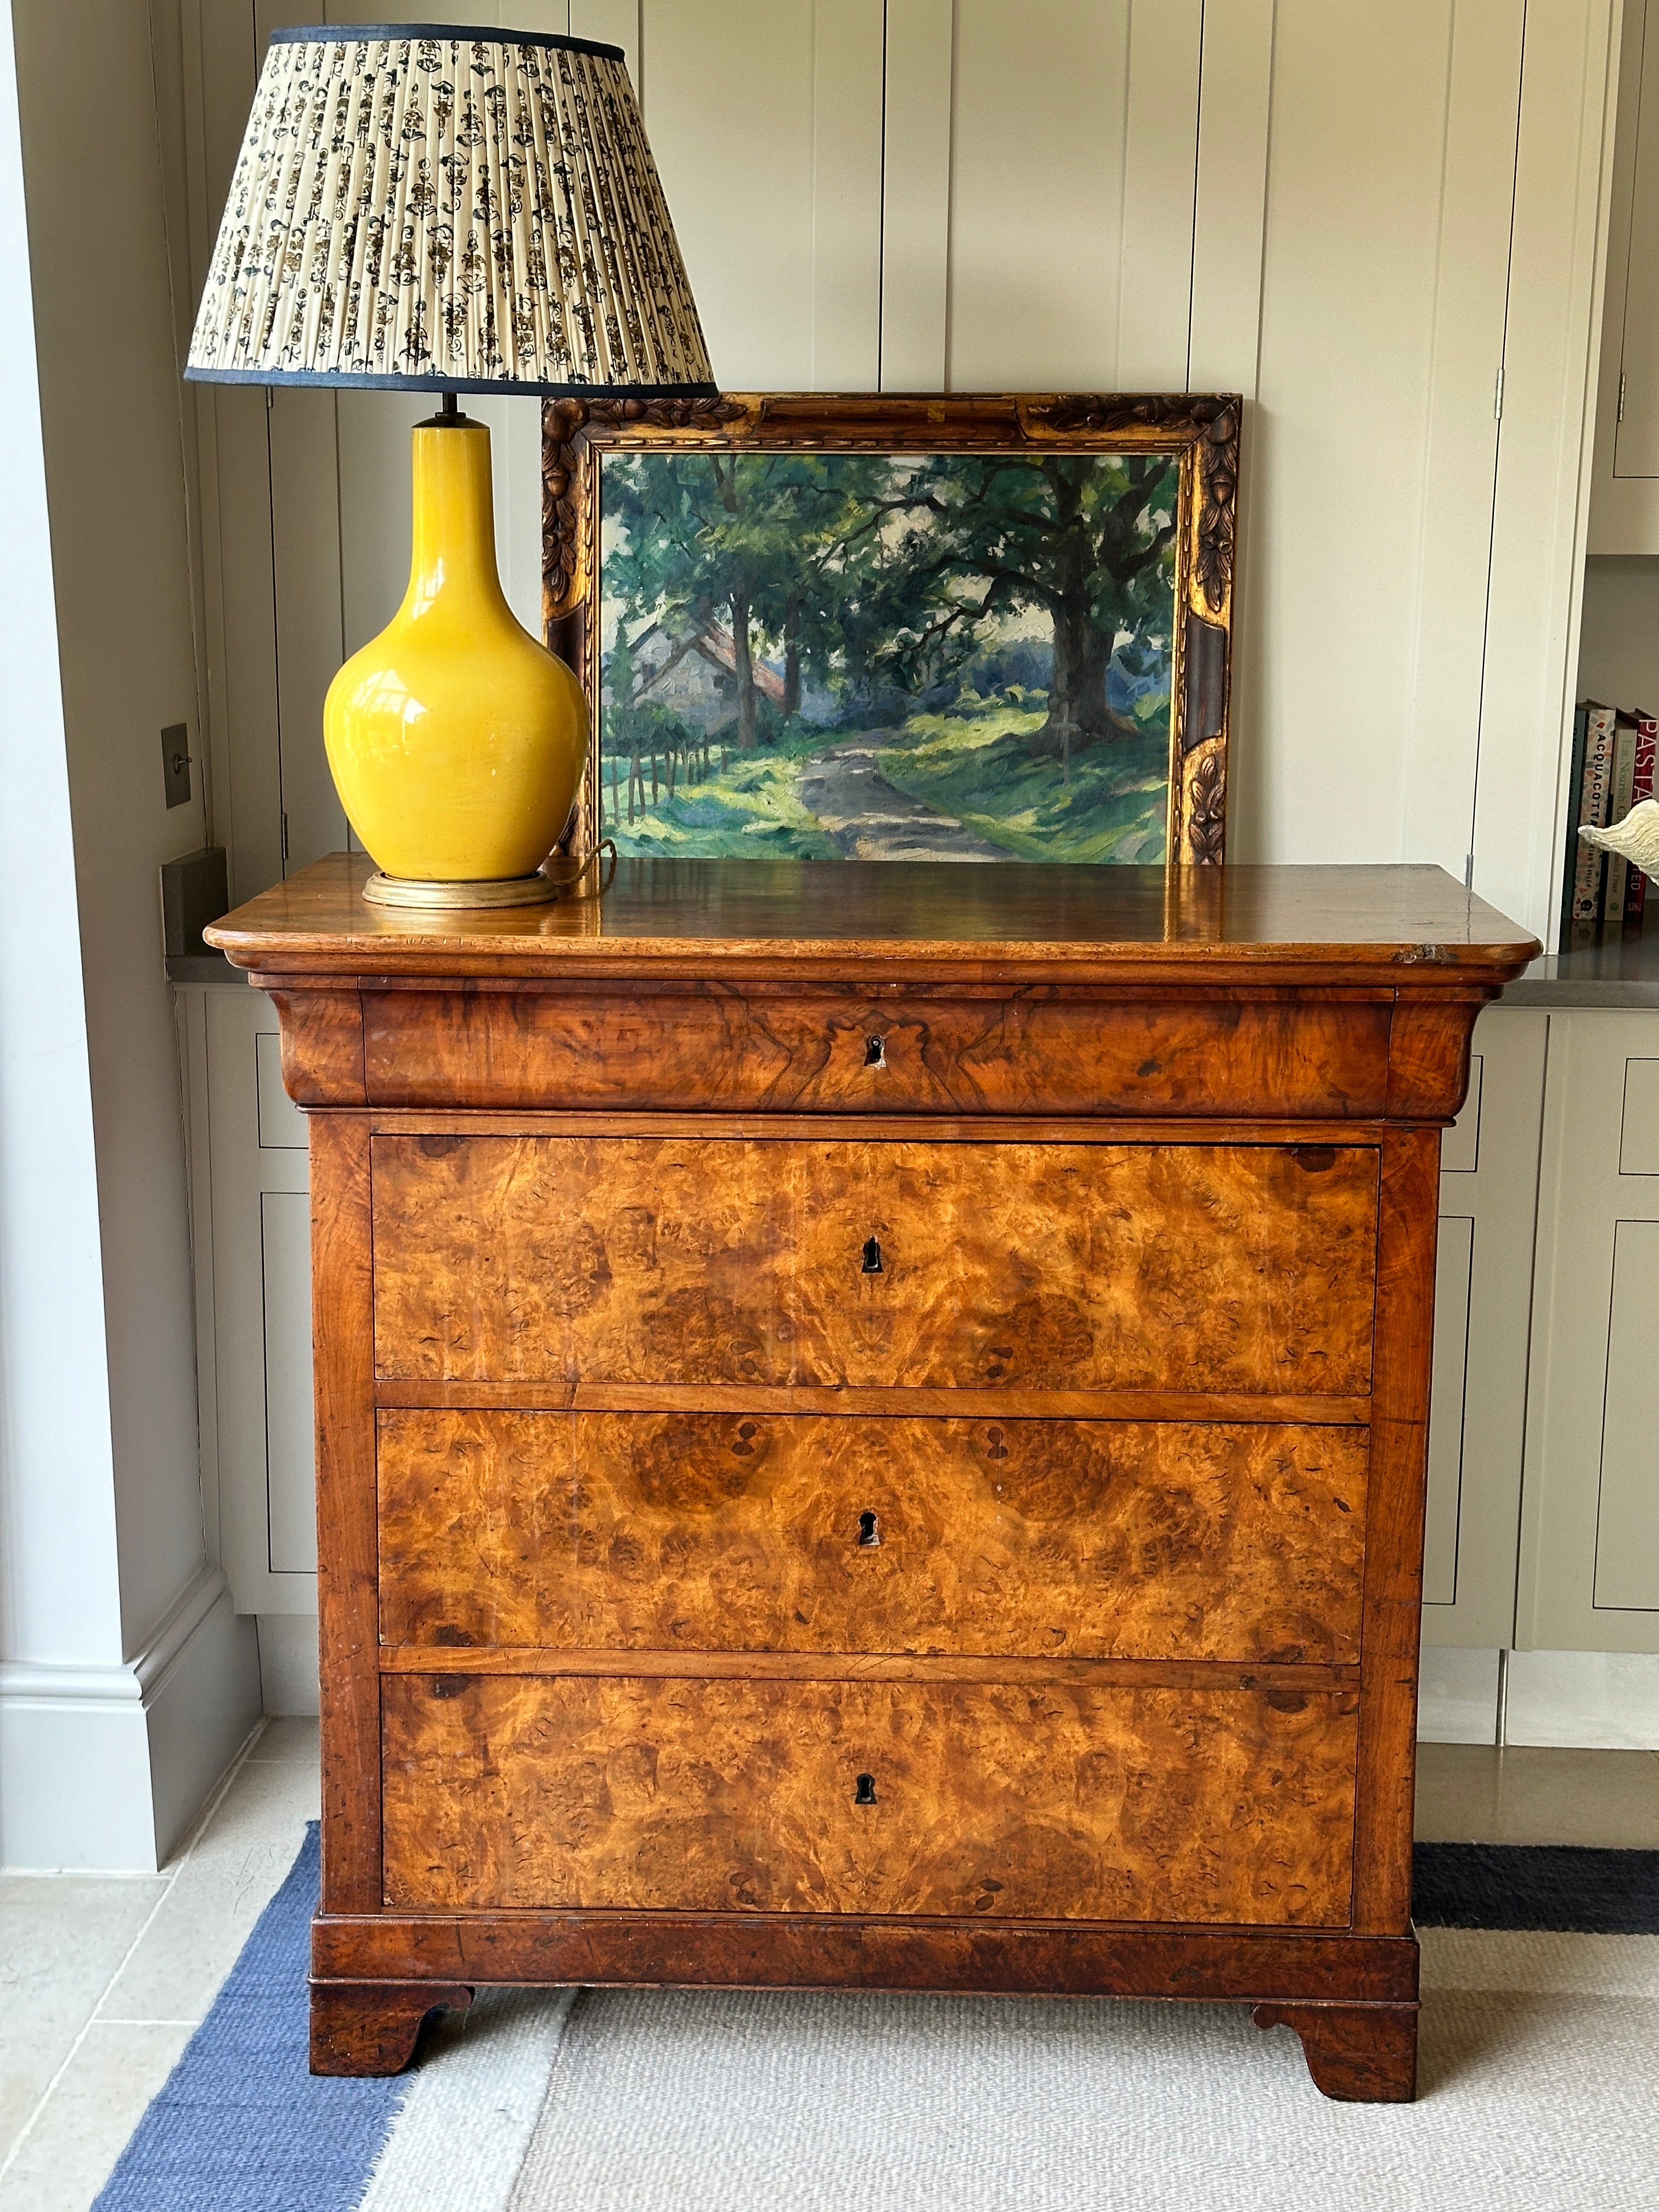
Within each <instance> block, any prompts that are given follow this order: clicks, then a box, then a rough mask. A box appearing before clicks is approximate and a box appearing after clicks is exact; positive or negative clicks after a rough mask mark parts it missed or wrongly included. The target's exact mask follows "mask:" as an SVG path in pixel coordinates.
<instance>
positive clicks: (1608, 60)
mask: <svg viewBox="0 0 1659 2212" xmlns="http://www.w3.org/2000/svg"><path fill="white" fill-rule="evenodd" d="M1616 28H1617V25H1616V21H1615V11H1614V8H1613V0H1528V8H1527V40H1526V56H1525V61H1524V64H1523V68H1522V85H1521V137H1520V150H1519V156H1518V160H1517V164H1516V186H1515V243H1514V247H1513V251H1512V253H1511V257H1510V303H1509V319H1508V324H1507V328H1506V331H1505V337H1504V420H1503V422H1502V424H1501V426H1500V428H1499V432H1498V493H1497V500H1496V505H1495V511H1494V520H1493V530H1492V590H1491V594H1490V598H1489V600H1488V611H1487V629H1486V684H1485V687H1484V690H1483V692H1482V697H1481V715H1480V770H1479V775H1478V778H1477V781H1476V787H1475V817H1474V885H1475V889H1476V890H1478V891H1479V892H1480V895H1481V896H1482V897H1483V898H1488V899H1491V900H1492V902H1493V904H1494V905H1496V906H1498V907H1501V908H1503V909H1504V912H1505V913H1506V914H1511V915H1514V916H1515V917H1516V920H1517V921H1524V922H1526V923H1527V924H1528V926H1529V927H1531V928H1533V929H1534V930H1536V931H1537V932H1538V933H1539V935H1540V936H1541V937H1547V935H1548V933H1549V930H1550V926H1551V921H1552V919H1553V916H1554V915H1555V913H1556V910H1557V908H1556V902H1557V900H1558V899H1559V896H1560V891H1559V886H1560V875H1559V866H1560V856H1561V853H1562V849H1563V846H1564V843H1565V840H1564V838H1563V835H1562V823H1563V820H1564V817H1565V806H1566V791H1565V780H1566V773H1567V760H1568V756H1569V754H1570V751H1571V717H1572V701H1573V678H1574V672H1575V670H1576V666H1577V657H1578V617H1579V599H1580V590H1581V584H1582V579H1583V556H1584V542H1585V535H1586V530H1585V525H1586V520H1587V515H1588V508H1589V466H1590V448H1591V424H1592V420H1593V413H1594V401H1595V362H1596V358H1597V354H1596V349H1597V347H1598V345H1599V343H1600V338H1601V293H1602V287H1603V284H1604V282H1605V278H1606V273H1607V272H1606V262H1605V256H1606V250H1607V209H1608V189H1609V183H1610V173H1611V168H1612V157H1613V131H1612V130H1611V128H1610V127H1609V125H1610V121H1611V115H1612V103H1613V89H1614V88H1613V63H1614V59H1615V55H1616V38H1615V32H1616Z"/></svg>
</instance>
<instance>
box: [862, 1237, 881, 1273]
mask: <svg viewBox="0 0 1659 2212" xmlns="http://www.w3.org/2000/svg"><path fill="white" fill-rule="evenodd" d="M863 1272H864V1273H866V1275H879V1274H880V1273H882V1272H883V1269H882V1264H881V1243H880V1241H879V1239H878V1238H877V1237H866V1239H865V1242H864V1269H863Z"/></svg>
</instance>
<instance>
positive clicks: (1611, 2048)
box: [94, 1828, 1659, 2212]
mask: <svg viewBox="0 0 1659 2212" xmlns="http://www.w3.org/2000/svg"><path fill="white" fill-rule="evenodd" d="M317 1880H318V1848H317V1836H316V1831H315V1829H314V1828H313V1830H312V1832H310V1834H309V1836H308V1837H307V1842H306V1845H305V1848H304V1849H303V1850H302V1851H301V1854H300V1857H299V1858H298V1859H297V1860H296V1862H295V1865H294V1868H293V1870H292V1871H291V1873H290V1874H289V1876H288V1879H287V1881H285V1882H284V1883H283V1887H282V1888H281V1890H280V1891H279V1892H278V1893H277V1894H276V1897H275V1898H274V1899H272V1901H271V1903H270V1905H269V1906H268V1907H267V1908H266V1911H265V1912H264V1916H263V1917H262V1918H261V1919H260V1921H259V1923H258V1927H257V1928H256V1929H255V1930H254V1932H253V1934H252V1936H251V1937H250V1939H249V1941H248V1942H247V1945H246V1948H245V1949H244V1950H243V1953H242V1954H241V1957H240V1960H238V1961H237V1964H236V1966H235V1967H234V1970H233V1972H232V1973H231V1975H230V1978H229V1979H228V1981H227V1982H226V1984H225V1985H224V1988H223V1989H222V1991H221V1992H220V1995H219V1996H218V1998H217V2000H216V2002H215V2004H214V2006H213V2008H212V2010H211V2011H210V2014H209V2015H208V2017H207V2019H206V2020H205V2021H204V2022H203V2024H202V2026H201V2027H200V2028H199V2029H198V2030H197V2033H196V2034H195V2035H194V2036H193V2037H192V2039H191V2042H190V2044H189V2045H188V2047H187V2048H186V2050H185V2054H184V2056H183V2057H182V2058H181V2059H180V2060H179V2064H178V2066H177V2068H176V2069H174V2072H173V2076H172V2078H171V2080H170V2081H168V2082H167V2086H166V2087H165V2088H164V2089H163V2090H162V2092H161V2094H160V2095H159V2096H158V2097H157V2098H156V2099H155V2102H154V2103H153V2104H152V2105H151V2106H150V2108H149V2112H147V2113H146V2114H145V2116H144V2118H143V2121H142V2123H141V2124H140V2125H139V2127H138V2129H137V2132H136V2134H135V2135H134V2136H133V2138H132V2140H131V2142H130V2143H129V2144H128V2146H127V2148H126V2149H125V2152H124V2153H123V2154H122V2156H121V2159H120V2160H119V2162H118V2165H117V2166H116V2168H115V2171H114V2172H113V2173H112V2176H111V2178H110V2180H109V2182H108V2184H107V2185H106V2188H105V2190H104V2191H103V2193H102V2195H101V2196H100V2197H99V2199H98V2203H97V2205H96V2207H95V2208H94V2212H751V2208H753V2212H762V2208H764V2212H780V2209H781V2208H784V2209H785V2212H796V2208H799V2212H830V2208H836V2212H842V2208H845V2207H846V2206H848V2205H849V2204H856V2205H858V2206H859V2207H860V2212H1003V2208H1007V2207H1012V2206H1015V2205H1018V2207H1019V2208H1020V2212H1105V2208H1109V2212H1153V2208H1156V2212H1168V2208H1169V2207H1170V2205H1172V2204H1176V2203H1198V2202H1202V2203H1205V2204H1206V2207H1207V2208H1209V2212H1267V2208H1268V2207H1272V2208H1273V2212H1304V2208H1305V2212H1330V2208H1331V2207H1332V2206H1340V2207H1341V2208H1343V2212H1349V2208H1365V2212H1370V2208H1376V2212H1431V2208H1432V2212H1441V2208H1443V2207H1444V2206H1445V2205H1448V2204H1452V2203H1455V2204H1456V2205H1457V2206H1458V2207H1459V2208H1460V2212H1522V2208H1524V2212H1558V2208H1559V2212H1653V2208H1654V2206H1655V2204H1656V2203H1659V2192H1656V2187H1655V2182H1654V2176H1655V2174H1656V2173H1659V1851H1599V1850H1565V1849H1559V1850H1558V1849H1551V1848H1543V1847H1536V1846H1534V1847H1526V1848H1520V1847H1514V1846H1498V1845H1480V1844H1426V1845H1419V1850H1418V1872H1417V1909H1418V1917H1419V1927H1420V1928H1421V1929H1423V1931H1424V1932H1423V1945H1424V1961H1423V1963H1424V1976H1423V1978H1424V2011H1423V2023H1422V2025H1423V2053H1422V2068H1421V2080H1422V2088H1423V2094H1422V2095H1421V2096H1420V2097H1419V2102H1418V2103H1417V2104H1416V2105H1415V2106H1338V2105H1331V2104H1328V2102H1327V2101H1326V2100H1324V2099H1322V2098H1321V2097H1320V2096H1319V2095H1318V2094H1317V2093H1316V2091H1315V2090H1314V2088H1313V2086H1312V2084H1311V2083H1310V2081H1309V2080H1308V2077H1307V2075H1306V2072H1305V2070H1304V2067H1303V2063H1302V2057H1301V2051H1300V2048H1299V2046H1298V2045H1297V2044H1296V2042H1295V2040H1294V2039H1293V2038H1292V2037H1291V2036H1290V2035H1289V2034H1288V2033H1283V2032H1279V2033H1273V2034H1271V2035H1262V2034H1261V2033H1259V2032H1258V2031H1257V2030H1256V2029H1255V2027H1252V2026H1251V2024H1250V2022H1249V2016H1248V2015H1247V2014H1246V2013H1244V2012H1243V2011H1242V2010H1241V2009H1239V2008H1236V2007H1231V2006H1221V2005H1213V2006H1212V2005H1154V2004H1138V2003H1129V2002H1111V2003H1103V2004H1090V2003H1077V2002H1066V2001H1063V2000H1054V2001H1050V2000H1014V1999H1006V1998H972V1997H966V1998H953V1997H890V1996H871V1995H866V1994H862V1993H859V1994H847V1995H832V1996H823V1995H817V1994H813V1993H791V1992H752V1991H731V1992H727V1991H714V1990H617V1991H584V1992H581V1993H580V1994H576V1993H573V1992H568V1991H567V1992H555V1991H546V1990H488V1991H483V1992H481V1994H480V1996H479V1998H478V2001H477V2003H476V2004H475V2006H474V2007H473V2008H472V2010H471V2013H470V2014H469V2015H466V2017H465V2020H463V2021H451V2020H449V2019H447V2018H446V2019H444V2020H443V2021H441V2023H440V2024H439V2025H437V2026H436V2027H435V2028H433V2029H431V2030H429V2031H428V2037H427V2039H426V2040H425V2041H424V2042H423V2044H422V2051H421V2054H420V2057H419V2060H418V2062H417V2063H416V2066H415V2068H414V2069H412V2070H411V2071H410V2073H409V2074H407V2075H403V2076H401V2077H399V2078H398V2079H397V2080H394V2081H340V2080H319V2079H315V2078H313V2076H312V2075H309V2074H308V2073H307V2070H306V2039H307V2008H306V1993H305V1975H306V1964H307V1948H308V1945H307V1937H308V1933H309V1923H310V1919H311V1915H312V1912H313V1909H314V1906H315V1903H316V1897H317Z"/></svg>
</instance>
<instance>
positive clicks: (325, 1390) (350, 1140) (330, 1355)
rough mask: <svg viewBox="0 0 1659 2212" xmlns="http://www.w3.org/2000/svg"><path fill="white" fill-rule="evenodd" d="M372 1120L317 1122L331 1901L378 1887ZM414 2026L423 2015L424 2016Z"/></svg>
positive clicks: (342, 1905) (321, 1563)
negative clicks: (371, 1208)
mask: <svg viewBox="0 0 1659 2212" xmlns="http://www.w3.org/2000/svg"><path fill="white" fill-rule="evenodd" d="M368 1182H369V1173H368V1124H367V1122H366V1121H363V1120H362V1118H361V1117H359V1116H356V1115H348V1114H330V1115H317V1116H315V1117H314V1118H313V1121H312V1124H311V1262H312V1267H311V1284H312V1290H311V1297H312V1329H313V1340H314V1344H315V1352H314V1355H313V1372H314V1376H315V1389H316V1401H317V1529H318V1546H317V1609H318V1613H319V1621H318V1630H319V1638H320V1643H321V1649H322V1654H323V1663H322V1668H321V1727H322V1759H323V1880H322V1902H323V1909H324V1911H329V1912H351V1911H364V1910H366V1909H368V1907H369V1906H371V1905H374V1904H377V1903H378V1902H379V1900H380V1676H379V1673H378V1670H377V1668H376V1664H375V1661H376V1656H377V1650H376V1645H377V1637H376V1609H377V1608H376V1595H375V1593H376V1588H377V1583H378V1577H379V1555H378V1541H379V1539H378V1531H377V1529H376V1527H375V1517H374V1417H373V1413H372V1412H371V1410H370V1409H371V1407H372V1406H373V1402H374V1374H373V1364H374V1362H373V1350H374V1310H373V1287H372V1279H371V1263H370V1241H369V1235H370V1232H369V1188H368ZM417 2025H418V2023H417Z"/></svg>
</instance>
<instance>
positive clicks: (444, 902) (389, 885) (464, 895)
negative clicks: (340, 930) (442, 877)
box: [363, 871, 559, 912]
mask: <svg viewBox="0 0 1659 2212" xmlns="http://www.w3.org/2000/svg"><path fill="white" fill-rule="evenodd" d="M363 896H364V897H365V898H366V899H367V900H368V902H369V904H370V905H371V906H395V907H414V908H427V909H428V911H430V910H431V909H432V908H444V909H447V910H448V911H451V912H453V911H455V910H457V909H459V908H467V907H471V908H481V907H499V906H551V905H552V904H553V902H554V901H555V900H556V898H557V897H558V896H559V890H558V886H557V884H555V883H554V882H553V880H552V878H550V877H548V876H544V875H543V874H541V873H540V872H539V871H538V872H537V873H536V874H535V875H533V876H501V877H496V878H485V879H480V880H477V881H474V882H471V883H428V882H424V881H422V879H421V878H419V877H416V876H387V875H382V874H379V873H377V874H374V875H372V876H371V877H370V878H369V879H368V882H367V883H366V884H364V885H363Z"/></svg>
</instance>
